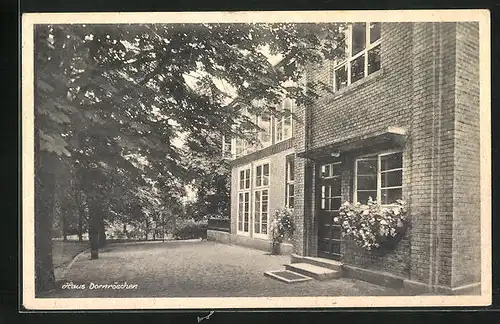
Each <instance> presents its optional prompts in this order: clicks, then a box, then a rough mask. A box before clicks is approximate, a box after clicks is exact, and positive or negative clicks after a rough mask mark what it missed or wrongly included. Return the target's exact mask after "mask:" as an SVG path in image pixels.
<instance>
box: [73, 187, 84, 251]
mask: <svg viewBox="0 0 500 324" xmlns="http://www.w3.org/2000/svg"><path fill="white" fill-rule="evenodd" d="M75 191H76V192H75V198H76V205H77V207H78V242H82V241H83V221H84V219H85V206H83V200H82V199H81V197H80V192H78V190H75Z"/></svg>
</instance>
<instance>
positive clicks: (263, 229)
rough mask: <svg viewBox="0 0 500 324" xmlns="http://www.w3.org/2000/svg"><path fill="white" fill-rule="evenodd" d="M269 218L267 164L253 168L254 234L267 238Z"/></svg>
mask: <svg viewBox="0 0 500 324" xmlns="http://www.w3.org/2000/svg"><path fill="white" fill-rule="evenodd" d="M268 216H269V163H263V164H260V165H256V166H255V190H254V217H253V225H254V234H255V236H259V235H262V236H266V237H267V225H268Z"/></svg>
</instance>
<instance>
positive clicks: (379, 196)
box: [353, 150, 404, 207]
mask: <svg viewBox="0 0 500 324" xmlns="http://www.w3.org/2000/svg"><path fill="white" fill-rule="evenodd" d="M395 153H401V167H400V168H396V169H391V170H385V171H384V173H385V172H389V171H399V170H401V186H395V187H384V188H382V176H381V174H382V171H381V162H380V157H382V156H386V155H391V154H395ZM371 156H377V200H376V202H377V203H378V204H380V205H381V206H384V207H386V206H392V205H394V204H382V189H395V188H401V195H402V196H403V194H404V170H403V166H404V154H403V151H402V150H390V151H383V152H379V153H373V154H365V155H361V156H359V157H356V158H355V159H354V180H353V188H354V192H353V201H354V202H355V203H356V202H358V161H360V160H363V158H366V157H371Z"/></svg>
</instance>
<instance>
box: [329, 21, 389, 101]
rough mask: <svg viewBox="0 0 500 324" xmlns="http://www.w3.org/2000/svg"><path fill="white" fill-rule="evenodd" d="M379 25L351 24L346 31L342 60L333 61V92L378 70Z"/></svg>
mask: <svg viewBox="0 0 500 324" xmlns="http://www.w3.org/2000/svg"><path fill="white" fill-rule="evenodd" d="M380 30H381V29H380V23H378V22H370V23H365V22H363V23H353V24H351V25H349V27H348V29H347V31H346V42H347V46H346V49H345V55H344V58H342V59H339V60H335V62H334V67H333V90H334V91H338V90H340V89H343V88H345V87H347V86H348V85H350V84H352V83H354V82H356V81H359V80H361V79H363V78H365V77H367V76H368V75H370V74H372V73H374V72H376V71H378V70H380V67H381V65H380V46H381V45H380V43H381V39H380V34H381V33H380Z"/></svg>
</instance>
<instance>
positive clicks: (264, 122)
mask: <svg viewBox="0 0 500 324" xmlns="http://www.w3.org/2000/svg"><path fill="white" fill-rule="evenodd" d="M271 125H272V124H271V116H269V115H264V116H257V126H259V128H260V129H262V130H261V131H259V134H258V139H259V146H260V147H261V148H264V147H268V146H269V145H271V142H272V138H271Z"/></svg>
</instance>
